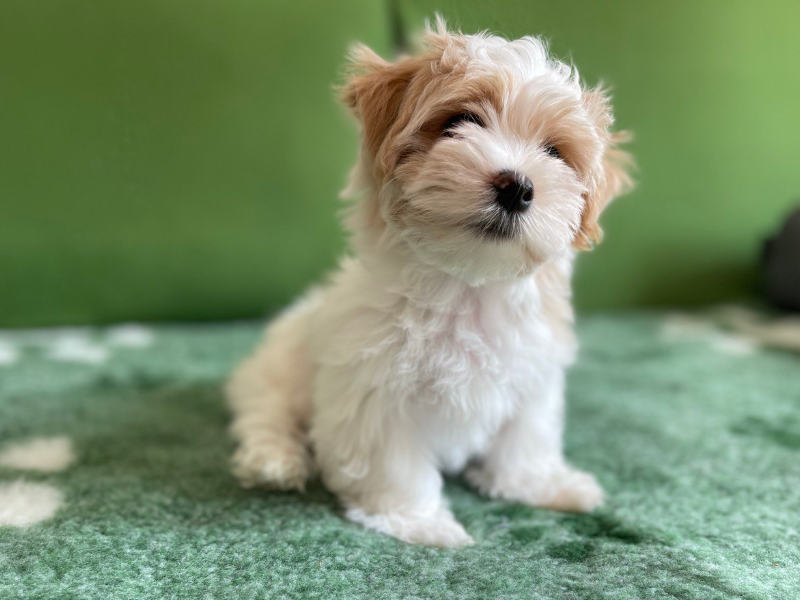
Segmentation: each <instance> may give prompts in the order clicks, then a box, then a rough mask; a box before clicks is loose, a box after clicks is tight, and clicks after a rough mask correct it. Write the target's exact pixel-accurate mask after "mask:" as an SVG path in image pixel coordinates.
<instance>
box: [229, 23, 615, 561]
mask: <svg viewBox="0 0 800 600" xmlns="http://www.w3.org/2000/svg"><path fill="white" fill-rule="evenodd" d="M354 60H355V62H356V65H355V72H354V74H353V75H352V77H351V79H350V80H349V81H348V85H347V86H346V87H345V100H346V102H347V103H348V104H349V105H350V106H351V107H352V108H353V110H354V112H355V114H356V115H357V116H358V118H359V119H360V120H361V122H362V125H363V128H364V137H363V147H362V155H361V156H362V157H361V160H360V162H359V164H358V166H357V167H356V170H355V171H354V175H353V184H352V185H351V188H350V191H349V193H351V194H353V193H355V192H359V193H361V194H362V198H361V200H359V201H357V202H356V203H355V204H354V205H353V207H352V210H351V213H350V215H349V217H348V220H347V224H348V227H349V229H350V230H351V233H352V234H353V246H354V249H355V252H356V255H355V256H354V257H348V258H345V259H344V260H343V261H342V263H341V266H340V269H339V270H338V271H337V272H336V273H335V274H334V275H333V276H332V277H331V279H330V281H328V282H327V283H326V284H325V285H323V286H321V287H318V288H316V289H314V290H312V291H311V292H309V293H308V294H307V295H306V296H305V297H304V298H303V299H302V300H300V301H299V302H297V303H296V304H295V305H294V306H292V307H291V308H289V309H288V310H287V311H286V312H284V313H283V314H282V315H280V316H278V317H277V318H276V319H275V320H274V321H273V323H272V324H271V325H270V327H269V329H268V331H267V333H266V337H265V339H264V342H263V344H262V345H261V346H260V347H259V349H258V350H257V351H256V353H255V354H254V355H253V356H252V357H251V358H250V359H248V360H247V361H246V362H245V363H244V364H243V365H242V366H241V367H240V368H239V369H238V371H237V372H236V374H235V375H234V376H233V378H232V379H231V381H230V384H229V386H228V396H229V401H230V404H231V407H232V410H233V413H234V422H233V426H232V431H233V433H234V435H235V437H236V438H237V440H238V442H239V446H238V449H237V451H236V453H235V455H234V457H233V469H234V472H235V474H236V475H237V476H238V477H239V479H240V480H241V481H242V483H243V484H245V485H266V486H271V487H275V488H279V489H293V488H296V489H302V488H303V485H304V483H305V481H306V480H307V478H308V477H310V476H311V475H312V474H313V473H314V471H315V470H319V472H320V474H321V475H322V478H323V481H324V482H325V484H326V485H327V487H328V488H329V489H330V490H331V491H333V492H334V493H335V494H337V495H338V497H339V498H340V499H341V501H342V503H343V504H344V506H345V509H346V514H347V516H348V517H349V518H351V519H353V520H354V521H357V522H360V523H363V524H364V525H366V526H368V527H371V528H373V529H376V530H378V531H381V532H384V533H387V534H389V535H393V536H395V537H397V538H399V539H402V540H405V541H407V542H418V543H425V544H432V545H440V546H457V545H463V544H469V543H471V542H472V539H471V538H470V536H469V535H468V534H467V533H466V532H465V530H464V529H463V527H462V526H461V525H460V524H459V523H458V522H457V521H456V520H455V518H454V517H453V515H452V514H451V513H450V511H449V509H448V507H447V504H446V502H445V500H444V499H443V497H442V494H441V488H442V476H441V473H442V472H444V473H458V472H460V471H462V470H466V476H467V479H468V480H469V481H470V482H472V483H473V484H474V485H475V486H476V487H477V488H478V489H479V490H481V491H482V492H484V493H486V494H488V495H490V496H494V497H501V498H507V499H510V500H514V501H519V502H524V503H527V504H531V505H534V506H542V507H548V508H553V509H557V510H567V511H585V510H591V509H592V508H594V507H595V506H597V505H598V504H599V503H600V502H601V501H602V498H603V494H602V490H601V488H600V486H599V485H598V484H597V483H596V482H595V480H594V478H593V477H592V476H591V475H589V474H587V473H583V472H581V471H578V470H576V469H574V468H573V467H571V466H570V465H569V464H568V463H567V462H566V461H565V459H564V457H563V454H562V444H561V438H562V430H563V412H564V369H565V367H566V366H567V365H568V364H569V363H570V362H571V361H572V359H573V357H574V354H575V350H576V344H575V341H574V338H573V334H572V309H571V305H570V283H569V282H570V277H571V271H572V262H573V258H574V250H573V247H579V246H581V245H582V242H581V240H582V239H584V238H585V239H590V238H592V237H596V234H597V231H598V229H597V227H596V223H595V222H594V220H593V219H595V218H596V216H597V214H599V211H600V209H601V208H602V206H604V205H605V204H606V203H607V202H608V201H609V200H610V199H611V197H612V196H613V195H616V194H617V193H619V192H620V190H621V188H622V185H623V184H624V182H625V176H624V172H622V171H621V170H619V169H617V167H616V166H615V165H614V163H613V161H612V153H613V152H619V151H617V150H615V149H614V148H613V144H614V142H613V139H612V136H611V134H610V132H609V131H608V126H609V125H610V123H611V118H610V113H609V109H608V105H607V100H606V98H605V96H604V95H602V94H601V92H599V91H598V90H584V88H583V87H582V86H581V83H580V81H579V79H578V77H577V73H576V72H575V70H574V69H573V68H570V67H568V66H566V65H564V64H563V63H559V62H557V61H554V60H553V59H551V58H549V57H548V56H547V53H546V50H545V47H544V45H543V44H542V43H541V42H540V41H539V40H537V39H534V38H524V39H522V40H517V41H514V42H507V41H506V40H503V39H502V38H499V37H494V36H488V35H485V34H480V35H475V36H466V35H461V34H452V33H448V32H447V31H446V30H445V29H444V26H443V24H441V23H440V24H439V28H438V30H436V31H429V32H428V33H427V35H426V48H425V49H424V50H423V52H422V53H421V54H420V55H418V56H414V57H407V58H404V59H400V60H399V61H397V62H396V63H386V62H384V61H382V60H381V59H380V58H378V57H377V56H375V55H374V54H372V53H371V51H369V50H368V49H366V48H364V47H361V48H360V49H358V50H356V53H355V58H354ZM464 110H469V111H471V112H475V113H476V114H478V113H479V114H480V116H481V123H480V124H475V123H464V124H462V125H460V126H459V127H458V129H457V130H456V134H457V135H448V136H445V137H443V136H442V135H441V132H439V133H437V132H436V127H437V126H438V125H437V123H440V122H441V121H442V120H443V116H447V114H452V113H454V112H458V111H464ZM555 143H558V144H559V153H560V156H559V157H554V156H553V155H552V153H548V152H547V151H546V146H547V144H555ZM504 169H510V170H514V171H516V172H518V173H524V174H525V175H526V176H528V177H529V178H530V179H531V180H532V181H533V182H534V186H535V197H534V202H533V205H532V207H531V210H529V211H528V212H526V213H525V215H524V217H522V218H521V220H520V221H519V222H518V230H516V233H514V234H513V235H511V236H509V237H508V239H500V240H498V239H487V238H486V236H482V235H480V234H479V233H478V232H476V230H475V228H474V227H471V224H473V223H474V222H475V219H486V218H491V219H494V218H500V217H499V216H498V215H497V209H496V206H495V204H494V201H493V199H492V196H491V186H490V185H489V184H488V183H487V182H488V181H489V180H490V178H491V176H492V175H493V174H495V173H497V172H498V171H499V170H504ZM581 236H584V238H582V237H581Z"/></svg>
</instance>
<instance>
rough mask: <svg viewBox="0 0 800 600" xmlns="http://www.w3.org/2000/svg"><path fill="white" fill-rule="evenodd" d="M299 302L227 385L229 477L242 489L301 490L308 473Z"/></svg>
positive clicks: (307, 383) (306, 375) (307, 377)
mask: <svg viewBox="0 0 800 600" xmlns="http://www.w3.org/2000/svg"><path fill="white" fill-rule="evenodd" d="M307 304H308V303H307V302H303V303H301V304H300V305H298V306H296V307H295V308H294V309H292V310H290V311H289V312H287V313H285V314H283V315H281V316H279V317H278V319H277V320H276V321H275V322H274V323H273V325H272V326H271V327H270V328H269V330H268V331H267V335H266V339H265V340H264V343H263V344H262V346H261V347H260V348H259V349H258V351H257V352H256V353H255V354H254V355H253V356H251V357H250V358H248V359H247V360H246V361H245V362H244V363H242V365H241V366H240V367H239V368H238V369H237V370H236V372H235V373H234V375H233V377H232V378H231V379H230V381H229V382H228V385H227V386H226V395H227V398H228V404H229V406H230V408H231V410H232V412H233V423H232V425H231V433H232V434H233V436H234V438H235V439H236V441H237V442H238V447H237V449H236V451H235V452H234V455H233V458H232V463H231V464H232V467H231V468H232V471H233V474H234V475H235V476H236V477H237V479H239V481H240V483H241V484H242V485H243V486H244V487H253V486H265V487H269V488H273V489H280V490H292V489H296V490H302V489H304V487H305V483H306V480H307V479H308V478H309V477H310V476H311V475H312V474H313V471H314V463H313V460H312V456H311V452H310V448H309V442H308V423H309V421H310V416H311V414H310V413H311V381H312V380H313V374H312V373H311V368H310V365H309V361H308V355H307V352H306V349H307V348H306V347H307V343H306V336H304V335H302V334H303V331H304V329H305V327H304V325H305V321H306V319H305V318H304V314H305V312H306V311H304V310H303V309H304V308H306V307H307Z"/></svg>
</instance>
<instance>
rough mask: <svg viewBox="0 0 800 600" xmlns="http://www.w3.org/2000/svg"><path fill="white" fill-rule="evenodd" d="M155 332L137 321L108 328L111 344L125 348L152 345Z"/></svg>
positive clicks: (108, 340)
mask: <svg viewBox="0 0 800 600" xmlns="http://www.w3.org/2000/svg"><path fill="white" fill-rule="evenodd" d="M154 337H155V336H154V335H153V332H152V331H151V330H150V329H148V328H147V327H143V326H141V325H137V324H136V323H125V324H122V325H116V326H114V327H111V328H109V329H108V332H107V342H108V344H109V345H111V346H121V347H124V348H146V347H147V346H150V345H152V343H153V339H154Z"/></svg>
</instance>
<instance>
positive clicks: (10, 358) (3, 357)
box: [0, 339, 19, 367]
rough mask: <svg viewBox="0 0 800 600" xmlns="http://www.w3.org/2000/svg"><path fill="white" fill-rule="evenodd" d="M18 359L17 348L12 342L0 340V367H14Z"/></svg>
mask: <svg viewBox="0 0 800 600" xmlns="http://www.w3.org/2000/svg"><path fill="white" fill-rule="evenodd" d="M18 358H19V354H18V352H17V349H16V347H15V346H14V345H13V344H12V343H11V342H8V341H6V340H2V339H0V367H3V366H8V365H13V364H14V363H15V362H17V359H18Z"/></svg>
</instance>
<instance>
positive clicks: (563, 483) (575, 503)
mask: <svg viewBox="0 0 800 600" xmlns="http://www.w3.org/2000/svg"><path fill="white" fill-rule="evenodd" d="M547 487H548V492H547V493H546V494H544V496H543V497H542V498H541V499H540V500H539V501H538V502H537V503H536V504H535V505H536V506H541V507H542V508H549V509H552V510H560V511H563V512H579V513H582V512H590V511H592V510H594V509H595V508H597V507H598V506H600V505H601V504H602V503H603V488H601V487H600V484H599V483H597V480H596V479H595V478H594V475H592V474H591V473H586V472H585V471H579V470H578V469H572V468H566V469H564V470H562V471H559V472H557V473H554V474H553V475H551V476H550V477H549V479H548V484H547Z"/></svg>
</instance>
